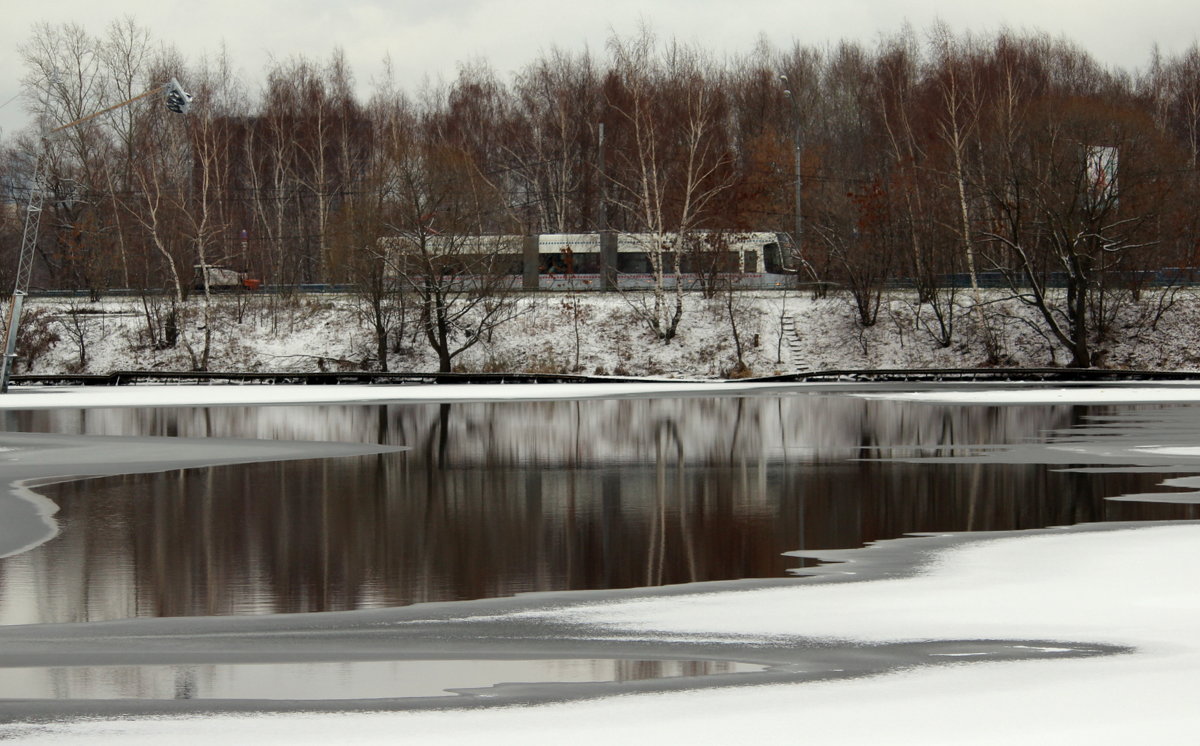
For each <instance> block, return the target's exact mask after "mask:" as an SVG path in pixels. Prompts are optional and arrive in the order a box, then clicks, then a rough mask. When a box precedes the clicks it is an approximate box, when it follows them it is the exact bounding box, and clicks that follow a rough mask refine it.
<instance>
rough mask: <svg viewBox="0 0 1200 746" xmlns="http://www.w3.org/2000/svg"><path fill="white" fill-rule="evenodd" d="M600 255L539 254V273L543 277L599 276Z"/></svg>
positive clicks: (561, 252) (568, 252) (590, 253)
mask: <svg viewBox="0 0 1200 746" xmlns="http://www.w3.org/2000/svg"><path fill="white" fill-rule="evenodd" d="M599 272H600V255H599V254H597V253H595V252H586V253H578V254H577V253H575V252H572V251H569V250H567V251H559V252H556V253H550V252H545V253H542V254H538V273H539V274H543V275H581V274H583V275H585V274H599Z"/></svg>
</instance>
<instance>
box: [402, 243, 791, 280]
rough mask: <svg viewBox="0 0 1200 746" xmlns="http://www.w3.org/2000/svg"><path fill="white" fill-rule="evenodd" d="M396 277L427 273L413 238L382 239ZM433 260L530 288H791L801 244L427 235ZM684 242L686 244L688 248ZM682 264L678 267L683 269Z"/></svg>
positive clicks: (460, 271)
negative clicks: (658, 269) (659, 282)
mask: <svg viewBox="0 0 1200 746" xmlns="http://www.w3.org/2000/svg"><path fill="white" fill-rule="evenodd" d="M380 243H381V246H382V247H383V249H384V255H385V256H386V257H387V264H388V266H389V267H390V268H391V269H392V270H393V273H394V276H395V277H396V279H397V280H400V279H401V278H403V277H409V278H411V277H412V276H413V275H414V274H417V273H420V272H421V271H422V268H423V266H424V265H423V264H422V263H421V262H416V261H413V260H412V259H411V256H412V255H415V253H416V248H415V246H414V245H413V243H412V242H411V241H410V240H407V239H404V238H399V237H389V238H385V239H381V241H380ZM426 247H427V248H428V249H430V253H431V254H432V255H433V256H434V257H436V258H435V259H434V260H433V261H437V262H438V263H439V264H441V265H443V266H445V265H446V264H447V263H449V264H452V265H454V268H453V270H452V273H458V274H461V275H463V276H465V277H470V276H472V275H475V276H479V275H482V274H484V268H486V270H487V274H489V275H492V276H495V275H507V276H508V277H510V278H511V286H512V287H514V288H520V289H524V290H646V289H650V288H653V287H654V286H655V284H656V281H655V272H654V263H655V260H656V258H658V259H660V260H661V266H662V270H663V271H662V274H663V285H664V286H665V287H668V288H672V289H673V288H675V287H676V286H677V285H682V286H683V288H684V289H705V288H713V287H718V286H719V287H735V288H738V289H755V288H764V289H765V288H781V287H792V286H794V285H795V282H796V270H795V268H794V258H793V257H794V250H793V243H792V240H791V236H789V235H788V234H786V233H770V232H735V231H695V232H691V233H688V234H686V236H684V237H682V238H681V237H680V236H678V235H676V234H651V233H615V232H603V233H601V232H593V233H543V234H539V235H530V236H478V237H454V238H450V237H445V236H429V237H426ZM681 247H682V248H681ZM676 270H678V271H676Z"/></svg>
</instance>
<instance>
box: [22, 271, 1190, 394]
mask: <svg viewBox="0 0 1200 746" xmlns="http://www.w3.org/2000/svg"><path fill="white" fill-rule="evenodd" d="M988 300H989V312H990V313H991V314H992V316H991V318H992V320H993V324H994V325H995V329H996V338H997V339H998V340H999V342H1000V357H1001V359H1000V361H999V362H1000V363H1001V364H1003V365H1005V366H1025V367H1044V366H1054V365H1062V364H1064V363H1065V362H1066V361H1067V360H1068V359H1069V356H1067V355H1066V354H1065V353H1064V352H1063V350H1062V349H1061V348H1058V347H1056V345H1054V344H1053V343H1051V341H1050V340H1049V339H1048V338H1047V336H1046V335H1044V334H1042V333H1041V332H1039V331H1038V328H1039V326H1038V324H1037V323H1036V319H1035V318H1033V317H1032V316H1031V315H1030V313H1029V311H1028V309H1026V308H1022V307H1020V306H1019V305H1018V304H1017V303H1016V302H1014V301H1011V300H1009V301H1002V300H1000V299H999V298H998V297H994V298H989V299H988ZM638 301H639V299H638V298H637V297H632V296H631V297H623V296H621V295H608V294H598V293H578V294H574V295H570V294H555V295H548V294H547V295H535V296H529V297H525V298H522V299H521V300H520V302H519V306H518V311H519V312H518V313H517V315H516V317H515V318H513V319H512V320H510V321H508V322H506V323H505V324H504V325H502V326H501V327H499V328H497V329H496V330H494V331H493V332H492V333H491V334H488V335H486V336H485V338H484V339H481V340H480V341H479V342H478V344H476V345H474V346H473V347H471V348H470V349H468V350H467V351H465V352H464V353H462V355H461V356H459V357H458V358H456V359H455V361H454V362H455V367H456V369H458V370H464V371H470V372H481V371H482V372H535V373H583V374H598V375H632V376H660V377H666V378H724V377H729V376H735V375H738V374H739V372H740V374H742V375H756V376H766V375H773V374H776V373H788V372H795V371H799V370H835V369H856V368H920V367H955V368H958V367H976V366H981V365H986V364H987V362H988V358H987V355H986V354H985V350H984V345H983V344H982V342H981V340H980V338H979V335H978V334H977V333H976V330H975V328H974V325H973V320H972V318H971V317H970V316H969V314H968V313H967V311H966V310H965V308H958V309H957V310H956V312H955V314H954V317H953V319H952V322H951V323H952V327H953V336H952V340H951V344H950V345H949V346H945V347H943V346H940V345H939V344H938V343H937V342H936V341H935V340H934V337H933V336H932V335H931V333H930V332H929V330H928V329H927V327H928V326H930V323H931V317H930V314H929V309H928V308H925V307H921V306H919V305H918V304H916V303H915V299H914V297H913V296H912V295H911V294H909V293H900V292H897V293H893V294H891V295H889V296H888V297H887V298H886V299H885V302H884V304H883V306H882V309H881V311H880V313H879V316H878V321H877V323H876V324H875V325H874V326H871V327H866V328H864V327H862V326H861V325H860V324H859V323H858V322H857V321H856V316H855V312H854V309H853V307H852V305H851V301H850V299H849V297H848V296H845V295H832V296H830V297H827V298H820V299H814V298H812V297H810V296H809V295H807V294H804V293H800V292H797V291H789V292H782V291H779V292H770V293H759V294H739V295H737V296H735V298H734V301H733V303H732V304H731V303H729V302H728V299H727V298H724V297H717V298H711V299H706V298H703V297H702V296H700V295H699V294H689V295H688V296H686V298H685V301H686V302H685V310H684V315H683V317H682V320H681V322H680V325H679V334H678V336H677V337H676V338H675V339H674V340H672V341H671V342H670V343H669V344H664V343H663V342H661V341H659V340H658V339H656V338H655V336H654V335H653V334H652V333H650V331H649V330H648V329H647V328H646V327H645V325H644V324H643V323H642V322H641V321H639V319H638V316H637V313H636V312H635V311H634V309H633V304H635V303H637V302H638ZM1145 304H1146V305H1145V307H1142V308H1130V309H1128V313H1127V314H1126V317H1124V318H1123V320H1122V321H1121V323H1119V324H1117V325H1116V327H1115V328H1116V329H1117V331H1116V333H1114V334H1113V335H1112V336H1113V338H1112V339H1111V340H1109V341H1108V342H1106V343H1105V344H1103V345H1100V348H1099V349H1101V350H1103V353H1102V355H1101V360H1102V363H1103V365H1104V366H1106V367H1114V368H1132V369H1156V370H1200V345H1197V344H1195V343H1194V342H1195V341H1196V339H1195V337H1196V333H1197V332H1196V330H1197V329H1200V302H1197V298H1196V295H1195V294H1194V293H1193V292H1192V291H1191V290H1190V289H1188V290H1185V291H1182V292H1181V293H1180V294H1179V295H1178V296H1177V298H1176V303H1175V304H1174V305H1172V306H1170V307H1169V308H1168V309H1166V310H1165V311H1162V312H1161V313H1158V310H1159V309H1158V307H1157V306H1156V305H1155V303H1154V301H1152V300H1149V299H1147V300H1146V301H1145ZM28 307H29V308H30V311H29V316H28V317H27V325H28V326H27V328H28V329H30V330H31V335H30V339H31V340H32V339H33V338H34V337H36V339H37V342H36V344H34V345H32V346H30V347H27V348H26V349H27V351H28V359H27V360H24V361H22V362H21V364H20V366H19V369H18V372H36V373H79V372H87V373H108V372H111V371H114V370H141V369H148V370H177V371H186V370H191V369H193V367H194V365H193V356H192V354H191V353H189V352H188V345H190V347H191V351H192V353H194V354H195V355H197V356H199V355H200V353H201V352H202V350H203V347H204V338H205V334H206V333H209V334H210V347H211V351H210V359H209V364H208V369H209V370H221V371H286V372H294V371H316V370H370V369H378V368H379V362H378V360H377V355H376V352H375V350H376V349H377V348H376V344H375V341H374V337H373V333H372V331H371V329H370V326H369V325H368V324H367V323H366V321H365V318H364V316H363V313H362V308H361V306H360V304H359V302H358V301H356V300H355V299H354V298H351V297H347V296H336V295H309V296H301V297H299V298H297V299H293V300H284V299H281V298H279V297H277V296H270V295H259V296H221V297H217V298H215V299H214V303H213V308H212V312H211V313H210V315H209V321H208V324H207V325H205V324H204V323H203V320H202V316H201V312H200V311H199V310H198V308H194V310H192V311H191V312H190V313H191V317H190V318H189V319H188V320H187V321H185V323H184V325H183V328H182V333H183V335H184V336H185V338H186V342H187V343H188V345H185V344H183V343H180V344H177V345H176V346H175V347H172V348H166V349H160V348H156V347H155V346H154V345H151V344H150V343H149V340H148V335H147V333H146V329H147V326H148V322H147V318H148V317H150V316H153V315H154V314H161V313H162V312H163V309H161V308H157V309H148V308H147V307H146V306H145V304H144V303H143V302H142V301H140V300H139V299H136V298H128V299H110V300H105V301H102V302H100V303H90V302H86V301H85V300H83V299H70V300H65V299H45V298H41V299H35V300H32V301H31V302H30V303H29V306H28ZM735 330H736V334H735ZM458 341H459V342H462V341H463V340H458ZM739 344H740V347H741V356H740V357H741V362H742V364H744V366H745V368H744V369H743V368H741V367H740V366H739V363H738V361H739V354H738V348H739ZM390 349H391V351H390V352H389V357H388V368H389V369H390V370H393V371H410V372H428V371H434V370H437V367H438V366H437V357H436V355H434V354H433V352H432V351H431V350H430V348H429V346H428V345H427V344H426V343H425V341H424V339H423V337H422V336H421V334H420V330H419V329H418V328H417V325H416V324H415V323H414V322H413V321H412V320H409V322H408V323H407V324H404V325H400V324H397V325H396V326H395V329H394V331H393V332H392V334H391V336H390Z"/></svg>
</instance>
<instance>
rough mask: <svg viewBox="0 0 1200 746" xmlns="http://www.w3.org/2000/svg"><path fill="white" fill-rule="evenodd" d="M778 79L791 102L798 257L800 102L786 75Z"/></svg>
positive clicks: (798, 250) (800, 227) (800, 235)
mask: <svg viewBox="0 0 1200 746" xmlns="http://www.w3.org/2000/svg"><path fill="white" fill-rule="evenodd" d="M779 81H780V82H781V83H783V95H784V96H787V99H788V101H790V102H791V103H792V147H793V149H794V152H793V155H792V164H793V166H794V171H795V189H796V198H795V208H796V216H795V220H796V223H795V230H794V231H793V234H792V241H793V243H795V247H794V248H793V251H795V252H796V257H797V258H798V259H799V258H800V257H801V256H802V253H801V241H802V238H803V236H804V218H803V217H801V215H800V203H801V190H802V187H803V184H804V181H803V178H802V177H801V176H800V154H801V152H802V151H803V149H804V140H803V136H802V133H801V131H800V102H799V101H797V100H796V94H795V93H793V92H792V89H791V88H790V87H789V85H790V84H789V83H788V77H787V76H786V75H780V76H779Z"/></svg>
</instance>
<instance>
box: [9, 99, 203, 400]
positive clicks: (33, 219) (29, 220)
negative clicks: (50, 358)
mask: <svg viewBox="0 0 1200 746" xmlns="http://www.w3.org/2000/svg"><path fill="white" fill-rule="evenodd" d="M156 93H164V94H166V105H167V109H168V110H169V111H173V112H175V113H176V114H186V113H187V112H188V109H189V108H191V105H192V95H191V94H190V93H188V92H187V91H185V90H183V87H182V86H181V85H179V81H177V80H175V79H174V78H171V80H170V81H168V82H167V83H164V84H162V85H160V86H155V87H154V88H151V89H150V90H148V91H146V92H145V93H142V94H140V95H137V96H134V97H133V98H130V99H126V100H124V101H122V102H120V103H118V104H113V105H112V106H110V107H108V108H107V109H101V110H100V111H97V112H93V113H92V114H88V115H87V116H85V117H80V118H79V119H76V120H75V121H73V122H67V123H66V124H64V125H62V126H61V127H55V128H54V129H52V130H50V131H49V132H47V133H46V134H45V136H43V138H42V142H43V143H45V144H46V145H47V146H48V145H49V143H50V138H51V137H53V136H54V135H56V134H58V133H60V132H63V131H65V130H69V129H71V128H72V127H75V126H76V125H80V124H83V123H84V122H87V121H89V120H92V119H95V118H96V117H99V116H102V115H104V114H107V113H109V112H111V111H116V110H117V109H120V108H122V107H125V106H128V105H129V104H132V103H133V102H134V101H140V100H141V99H143V98H146V97H147V96H153V95H154V94H156ZM48 169H49V161H48V159H47V158H46V154H45V153H44V152H43V153H39V154H38V159H37V163H36V165H35V166H34V169H33V184H32V185H30V187H29V204H28V205H26V208H25V228H24V230H23V231H22V233H21V253H20V255H19V257H18V259H17V279H16V283H15V284H14V287H13V293H12V300H11V301H10V302H9V304H8V313H7V314H6V315H5V323H4V357H3V358H2V359H0V394H5V393H8V379H9V376H10V375H11V374H12V369H13V363H14V362H15V361H16V358H17V331H18V330H19V329H20V327H21V308H22V306H23V304H24V301H25V295H26V294H27V293H28V292H29V277H30V275H31V274H32V272H33V255H34V249H35V248H36V247H37V237H38V228H39V226H40V224H41V212H42V199H43V191H42V187H43V183H44V182H45V179H46V172H47V171H48Z"/></svg>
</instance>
